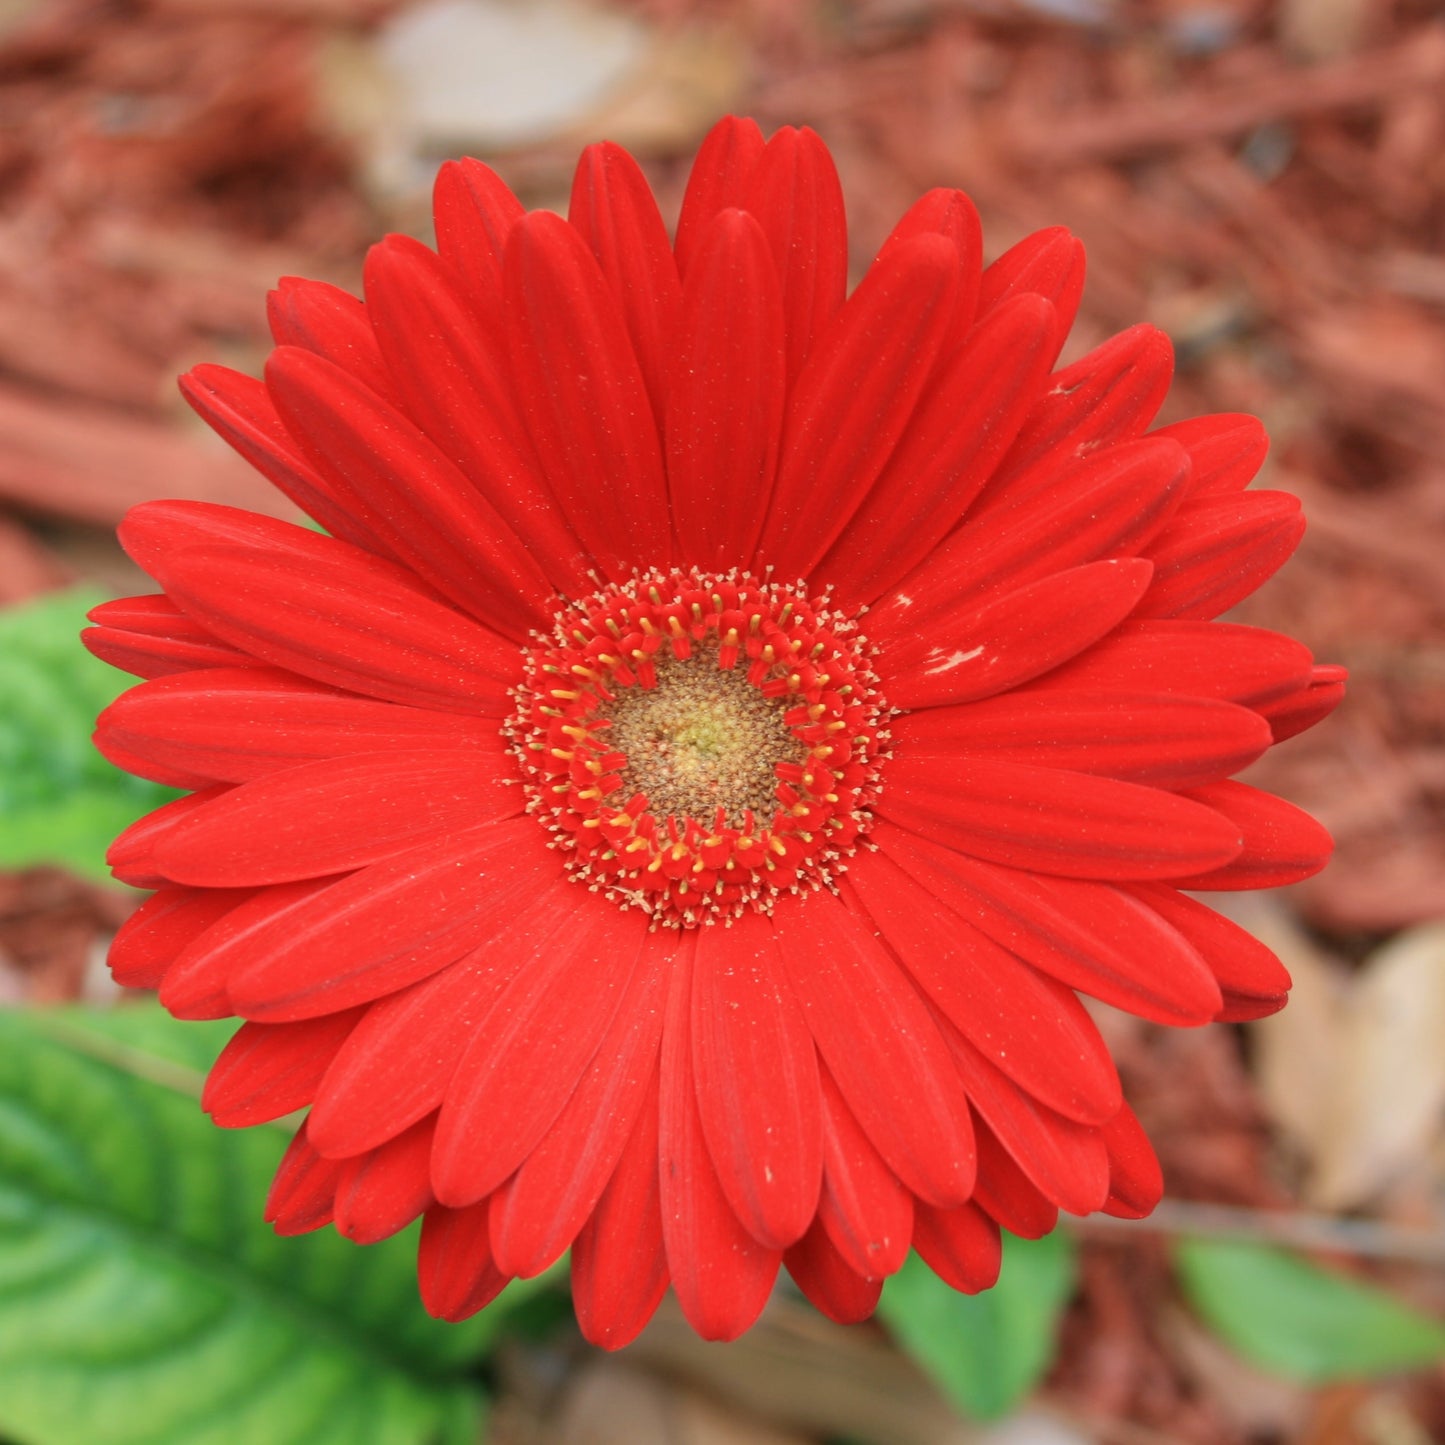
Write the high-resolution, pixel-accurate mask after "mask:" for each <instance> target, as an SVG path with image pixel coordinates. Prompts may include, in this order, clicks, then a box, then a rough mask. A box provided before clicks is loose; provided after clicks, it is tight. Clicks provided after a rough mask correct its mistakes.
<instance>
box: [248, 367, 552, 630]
mask: <svg viewBox="0 0 1445 1445" xmlns="http://www.w3.org/2000/svg"><path fill="white" fill-rule="evenodd" d="M266 384H267V386H268V387H269V388H270V391H271V395H272V397H273V398H274V399H275V401H276V409H277V411H278V412H280V414H281V418H282V420H283V421H284V422H285V423H286V425H287V426H288V427H289V428H290V430H291V432H292V434H293V435H294V436H295V437H296V438H297V441H298V443H299V444H300V446H301V447H302V449H303V450H304V451H305V452H306V453H307V455H308V456H309V457H310V459H311V462H312V464H313V465H314V466H315V467H316V468H317V470H318V471H320V472H322V474H323V475H325V476H326V478H327V479H328V480H329V481H330V483H331V485H332V488H333V490H334V491H335V492H336V493H337V495H338V496H340V497H342V498H343V499H344V500H345V502H346V505H347V508H348V510H349V511H351V512H352V513H353V514H354V515H356V516H358V517H360V518H361V519H362V520H363V521H364V523H365V524H366V526H367V528H368V530H369V531H371V532H373V533H375V534H376V535H377V536H379V537H381V538H382V540H383V541H384V542H385V543H386V545H387V547H388V548H389V549H390V550H391V552H393V553H394V554H395V555H396V556H397V557H399V558H401V559H402V560H403V561H404V562H405V563H406V564H407V566H409V567H410V568H411V569H412V570H413V571H414V572H415V573H416V575H417V576H419V577H421V578H423V579H424V580H425V581H427V582H428V583H430V584H431V585H432V586H434V587H435V588H437V590H438V591H440V592H443V593H445V595H446V596H447V597H449V598H450V599H451V600H452V601H453V602H454V603H455V604H456V605H457V606H458V607H460V608H461V609H462V610H463V611H464V612H467V613H470V614H471V615H472V616H474V617H477V618H478V619H479V620H482V621H484V622H486V624H487V625H488V626H489V627H492V628H494V629H495V630H496V631H498V632H501V633H504V634H505V635H507V636H509V637H512V638H513V639H515V640H518V641H520V640H522V639H524V638H526V637H527V635H528V634H529V633H530V632H531V631H533V630H534V629H535V628H536V627H538V626H539V625H540V624H541V623H543V622H544V621H545V620H546V618H547V615H548V609H547V605H546V604H547V603H548V602H549V601H550V599H551V596H552V590H553V589H552V586H551V584H550V583H549V582H548V580H547V577H546V574H545V573H544V572H543V570H542V569H541V568H540V567H539V566H538V565H537V564H536V562H534V561H533V560H532V557H531V555H530V554H529V553H528V552H527V551H526V549H525V548H523V547H522V545H521V543H520V541H519V540H518V538H517V537H516V536H515V534H514V533H513V532H512V531H511V529H510V528H509V527H508V526H507V524H506V523H505V522H504V521H503V520H502V517H501V515H500V513H498V511H497V510H496V508H495V507H493V506H492V504H491V503H490V502H489V501H488V500H487V499H486V498H485V497H483V496H482V495H481V493H480V492H478V491H476V490H475V489H474V488H472V487H469V486H468V485H467V483H466V480H465V478H464V477H463V476H462V475H461V473H460V472H458V471H457V469H456V467H455V466H453V465H452V463H451V462H450V461H448V460H447V458H446V457H445V456H443V455H442V453H441V452H440V451H438V450H437V448H436V446H435V445H434V444H433V442H432V441H431V440H429V439H428V438H427V437H426V436H425V435H424V434H423V433H422V431H421V430H420V429H419V428H418V427H416V426H415V425H414V424H413V423H412V422H411V421H410V420H409V419H408V418H407V417H406V416H404V415H403V414H402V413H401V412H400V411H398V410H397V409H396V408H395V407H393V406H391V405H390V404H389V403H388V402H386V401H383V400H382V399H381V398H380V397H378V396H376V395H375V394H374V393H373V392H370V391H368V390H367V389H366V387H364V386H363V385H362V384H361V383H360V382H358V381H357V380H355V378H353V377H352V376H350V375H348V374H347V373H346V372H344V371H342V370H341V369H340V368H339V367H337V366H335V365H333V364H332V363H331V362H329V361H327V360H326V359H325V358H324V357H319V356H315V355H313V354H312V353H311V352H309V351H302V350H300V349H298V348H297V347H294V346H283V347H280V348H278V349H277V350H276V351H273V352H272V353H271V359H270V361H268V362H267V364H266Z"/></svg>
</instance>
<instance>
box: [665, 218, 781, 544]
mask: <svg viewBox="0 0 1445 1445" xmlns="http://www.w3.org/2000/svg"><path fill="white" fill-rule="evenodd" d="M783 342H784V336H783V300H782V292H781V290H780V289H779V287H778V278H777V274H776V272H775V271H774V270H773V260H772V255H771V254H770V252H769V250H768V244H767V240H766V238H765V237H764V236H763V233H762V230H761V228H760V227H759V226H758V223H757V222H756V221H755V220H754V219H753V218H752V217H751V216H749V215H747V214H746V213H745V212H743V211H737V210H728V211H723V212H722V213H721V214H720V215H719V216H718V217H717V218H716V220H714V221H713V222H712V223H711V225H710V226H709V227H708V228H707V230H706V231H705V232H704V233H703V235H702V239H701V244H700V248H699V252H698V255H697V257H696V259H695V261H694V262H693V265H692V269H691V270H690V271H689V272H688V278H687V286H686V288H685V290H684V293H683V303H682V316H681V321H680V325H679V330H678V341H677V365H676V366H675V368H674V369H673V376H672V386H671V389H670V391H669V392H668V398H667V411H666V440H667V480H668V490H669V493H670V495H671V498H672V508H673V521H674V524H675V526H676V528H677V535H678V541H679V544H680V547H681V551H682V556H683V559H684V560H685V561H688V562H692V563H694V564H696V565H698V566H701V567H716V568H720V569H725V568H727V567H729V566H732V565H734V564H735V563H736V561H737V559H739V558H741V557H749V556H751V555H752V552H753V548H754V545H755V544H756V542H757V539H758V534H759V533H760V532H761V530H762V525H763V517H764V515H765V513H766V512H767V508H768V499H769V497H770V496H771V495H772V487H773V472H774V469H775V467H776V466H777V456H778V443H779V438H780V436H781V433H782V425H783V402H784V399H785V396H786V378H785V374H784V369H785V353H784V347H783Z"/></svg>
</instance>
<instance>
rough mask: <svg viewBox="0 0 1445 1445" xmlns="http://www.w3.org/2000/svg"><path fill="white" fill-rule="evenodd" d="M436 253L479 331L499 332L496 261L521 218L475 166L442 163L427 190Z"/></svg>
mask: <svg viewBox="0 0 1445 1445" xmlns="http://www.w3.org/2000/svg"><path fill="white" fill-rule="evenodd" d="M432 210H433V213H434V215H435V217H436V233H437V250H438V251H439V252H440V253H441V257H442V259H443V260H444V261H445V262H446V263H447V265H448V267H450V269H451V270H452V272H453V274H454V275H455V277H456V279H457V284H458V285H459V286H460V287H461V289H462V291H463V293H464V294H465V295H466V298H467V300H468V301H469V302H470V303H471V306H472V309H473V310H474V311H475V312H476V314H477V316H478V318H479V319H480V320H481V322H482V325H483V328H484V329H485V330H487V331H489V332H493V333H500V330H501V324H502V303H501V295H502V257H503V255H504V253H505V251H506V245H507V237H508V235H509V234H510V233H511V230H512V227H513V226H514V225H515V224H516V223H517V222H518V221H519V220H521V218H522V217H523V215H525V214H526V212H525V211H524V210H523V207H522V203H521V202H520V201H519V200H518V199H517V198H516V196H514V195H513V194H512V192H511V191H510V190H509V189H508V187H507V184H506V182H505V181H503V180H502V178H501V177H500V176H499V175H498V174H497V173H496V172H495V171H494V170H492V169H491V167H490V166H485V165H483V164H482V163H481V161H477V160H472V159H470V158H468V159H466V160H461V161H447V162H446V164H445V165H443V166H442V168H441V169H440V170H439V171H438V172H437V178H436V184H435V186H434V187H433V191H432Z"/></svg>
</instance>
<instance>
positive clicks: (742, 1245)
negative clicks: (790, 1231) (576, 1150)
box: [658, 949, 782, 1340]
mask: <svg viewBox="0 0 1445 1445" xmlns="http://www.w3.org/2000/svg"><path fill="white" fill-rule="evenodd" d="M693 962H694V961H693V958H692V956H691V951H690V950H687V949H684V950H683V951H682V952H680V953H679V954H678V956H677V961H676V966H675V968H674V971H673V978H672V987H671V989H670V990H669V995H668V1001H667V1020H666V1023H665V1025H664V1031H663V1037H662V1071H661V1077H660V1095H659V1135H658V1149H659V1157H660V1160H661V1177H662V1237H663V1241H664V1243H665V1245H666V1249H667V1267H668V1272H669V1273H670V1274H671V1276H672V1283H673V1288H674V1289H675V1290H676V1291H677V1299H678V1303H679V1304H680V1305H681V1306H682V1312H683V1314H684V1315H686V1317H687V1321H688V1323H689V1324H690V1325H691V1326H692V1327H693V1329H695V1330H696V1331H697V1332H698V1334H700V1335H701V1336H702V1337H703V1338H704V1339H705V1340H732V1339H736V1338H737V1337H738V1336H739V1335H740V1334H742V1333H743V1331H744V1330H746V1329H747V1328H748V1326H749V1325H751V1324H752V1323H753V1321H754V1320H756V1319H757V1317H758V1315H759V1314H760V1313H761V1311H762V1308H763V1306H764V1305H765V1304H766V1303H767V1300H768V1295H769V1293H770V1292H771V1290H772V1287H773V1279H774V1277H775V1276H776V1275H777V1272H778V1265H779V1263H780V1262H781V1259H782V1254H781V1252H780V1251H779V1250H776V1249H768V1248H766V1247H765V1246H763V1245H761V1244H759V1243H758V1242H757V1240H755V1239H754V1238H753V1237H752V1235H750V1234H749V1233H748V1232H747V1230H746V1229H744V1228H743V1226H742V1223H741V1222H740V1221H739V1219H738V1217H737V1215H736V1214H734V1213H733V1210H732V1207H731V1206H730V1205H729V1204H728V1201H727V1196H726V1195H725V1194H724V1193H723V1191H722V1187H721V1185H720V1184H719V1183H718V1176H717V1170H716V1169H715V1168H714V1167H713V1163H712V1159H711V1158H710V1157H709V1155H708V1151H707V1147H706V1144H705V1142H704V1139H703V1130H702V1120H701V1118H700V1117H699V1115H698V1102H697V1093H696V1090H695V1087H694V1081H693V1070H692V1038H691V1036H690V1035H691V1031H690V1027H689V1021H690V1015H691V998H692V973H693Z"/></svg>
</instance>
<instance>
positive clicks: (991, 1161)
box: [973, 1105, 1128, 1239]
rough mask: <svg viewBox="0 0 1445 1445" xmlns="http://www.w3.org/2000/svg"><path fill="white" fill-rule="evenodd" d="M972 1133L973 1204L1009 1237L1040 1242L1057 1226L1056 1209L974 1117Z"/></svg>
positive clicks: (991, 1132) (1057, 1216)
mask: <svg viewBox="0 0 1445 1445" xmlns="http://www.w3.org/2000/svg"><path fill="white" fill-rule="evenodd" d="M1127 1107H1128V1106H1127V1105H1125V1106H1123V1108H1121V1109H1120V1111H1119V1112H1120V1113H1123V1112H1124V1108H1127ZM973 1132H974V1138H976V1139H977V1140H978V1188H977V1189H975V1190H974V1192H973V1202H974V1203H975V1204H977V1205H978V1207H979V1208H980V1209H982V1210H983V1212H984V1213H985V1214H987V1215H988V1216H989V1218H990V1219H992V1220H994V1221H995V1222H996V1223H997V1224H998V1225H999V1227H1000V1228H1002V1229H1006V1230H1008V1232H1009V1233H1010V1234H1016V1235H1018V1237H1019V1238H1020V1239H1042V1238H1043V1237H1044V1235H1046V1234H1048V1233H1050V1232H1051V1231H1052V1230H1053V1229H1054V1228H1055V1226H1056V1225H1057V1224H1058V1222H1059V1206H1058V1205H1057V1204H1055V1203H1054V1202H1053V1201H1052V1200H1051V1199H1046V1198H1045V1197H1044V1196H1043V1195H1042V1194H1041V1193H1040V1192H1039V1190H1038V1186H1037V1185H1035V1184H1033V1183H1032V1182H1031V1181H1030V1179H1029V1177H1028V1175H1027V1174H1025V1173H1024V1172H1023V1170H1022V1169H1020V1168H1019V1166H1018V1165H1017V1164H1015V1163H1014V1160H1013V1156H1012V1155H1011V1154H1010V1153H1009V1152H1008V1150H1007V1149H1005V1148H1004V1147H1003V1145H1002V1144H1000V1143H999V1142H998V1136H997V1135H996V1134H995V1133H994V1132H993V1130H992V1129H990V1128H989V1127H988V1125H987V1124H985V1123H984V1121H983V1120H982V1119H981V1118H978V1117H975V1119H974V1121H973Z"/></svg>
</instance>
